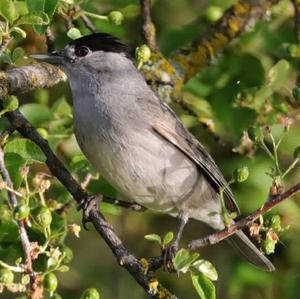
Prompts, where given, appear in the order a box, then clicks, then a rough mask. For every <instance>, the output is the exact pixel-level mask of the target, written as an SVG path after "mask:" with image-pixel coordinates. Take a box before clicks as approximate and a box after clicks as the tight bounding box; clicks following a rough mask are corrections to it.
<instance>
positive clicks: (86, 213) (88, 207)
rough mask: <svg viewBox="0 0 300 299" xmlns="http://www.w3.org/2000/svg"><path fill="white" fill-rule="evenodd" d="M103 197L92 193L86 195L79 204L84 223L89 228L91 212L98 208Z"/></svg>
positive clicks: (85, 227)
mask: <svg viewBox="0 0 300 299" xmlns="http://www.w3.org/2000/svg"><path fill="white" fill-rule="evenodd" d="M101 200H102V198H101V196H99V195H90V196H88V197H86V198H85V199H84V200H83V201H82V202H81V203H80V204H79V206H78V208H77V209H78V210H80V209H82V213H83V214H82V225H83V227H84V229H86V230H88V228H87V223H88V222H90V212H91V211H92V210H94V209H96V210H98V208H99V205H100V202H101Z"/></svg>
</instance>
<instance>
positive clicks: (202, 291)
mask: <svg viewBox="0 0 300 299" xmlns="http://www.w3.org/2000/svg"><path fill="white" fill-rule="evenodd" d="M191 278H192V282H193V285H194V288H195V290H196V291H197V293H198V295H199V297H200V298H201V299H215V298H216V289H215V286H214V284H213V283H212V282H211V280H210V279H209V278H207V277H206V276H205V275H204V274H202V273H193V272H191Z"/></svg>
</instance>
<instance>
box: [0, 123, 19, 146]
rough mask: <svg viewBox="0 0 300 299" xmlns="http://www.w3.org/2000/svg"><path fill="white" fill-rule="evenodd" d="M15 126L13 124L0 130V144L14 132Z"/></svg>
mask: <svg viewBox="0 0 300 299" xmlns="http://www.w3.org/2000/svg"><path fill="white" fill-rule="evenodd" d="M14 130H15V128H14V127H13V126H10V127H8V128H7V129H5V130H3V131H2V132H0V144H1V143H2V142H3V141H4V140H5V139H6V138H8V137H9V136H10V135H11V134H12V133H13V132H14Z"/></svg>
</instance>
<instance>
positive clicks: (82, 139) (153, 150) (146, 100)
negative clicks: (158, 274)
mask: <svg viewBox="0 0 300 299" xmlns="http://www.w3.org/2000/svg"><path fill="white" fill-rule="evenodd" d="M31 57H32V58H35V59H37V60H40V61H42V62H47V63H50V64H52V65H56V66H59V67H60V68H62V69H63V71H64V72H65V74H66V76H67V77H68V80H69V84H70V88H71V92H72V98H73V118H74V133H75V136H76V139H77V142H78V144H79V146H80V148H81V150H82V152H83V153H84V155H85V156H86V157H87V159H88V160H89V161H90V162H91V164H92V165H93V166H94V167H95V168H96V169H97V170H99V172H100V173H101V175H102V176H103V177H104V178H105V179H106V180H107V181H108V182H109V183H110V184H111V185H112V186H113V187H114V188H115V189H116V190H117V191H119V193H120V194H122V196H124V198H126V199H127V200H129V201H132V202H135V203H138V204H140V205H142V206H144V207H146V208H149V209H152V210H154V211H157V212H162V213H164V214H169V215H171V216H173V217H178V218H179V220H180V225H179V229H178V232H177V235H176V236H175V238H174V240H173V243H172V248H173V249H174V250H175V252H176V250H178V247H179V242H180V238H181V235H182V233H183V230H184V227H185V225H186V223H187V222H188V220H189V219H195V220H198V221H200V222H203V223H206V224H207V225H208V226H210V227H211V228H213V229H214V230H216V231H219V230H222V229H224V228H225V223H224V217H223V216H222V207H221V197H220V190H221V189H223V191H224V192H223V194H224V202H225V205H226V209H227V210H228V211H229V212H230V213H231V212H239V208H238V206H237V204H236V202H235V199H234V196H233V193H232V191H231V189H230V188H229V186H228V184H227V182H226V180H225V178H224V177H223V175H222V173H221V171H220V170H219V168H218V166H217V164H216V163H215V161H214V160H213V158H212V157H211V156H210V155H209V153H208V152H207V151H206V150H205V148H204V147H203V145H202V144H201V143H200V142H199V141H198V139H196V138H195V137H194V136H193V135H192V134H191V133H190V132H189V131H188V130H187V128H186V127H185V126H184V125H183V123H182V122H181V120H180V119H179V118H178V117H177V115H176V114H175V113H174V112H173V111H172V110H171V108H170V107H169V106H168V105H167V104H166V103H164V102H163V101H162V100H161V99H159V98H158V96H156V94H155V93H154V91H153V90H152V89H151V88H150V87H149V86H148V84H147V83H146V81H145V79H144V77H143V76H142V74H141V73H140V71H139V70H138V69H137V68H136V66H135V63H134V59H133V57H132V56H131V52H130V48H129V47H128V46H127V45H125V44H124V43H122V42H121V41H120V40H119V39H118V38H116V37H114V36H112V35H110V34H108V33H94V34H90V35H86V36H82V37H80V38H78V39H75V40H73V41H71V42H69V43H68V44H67V45H66V46H65V47H64V48H63V49H61V50H59V51H56V52H52V53H50V54H34V55H31ZM229 241H230V243H232V244H233V245H234V247H236V248H238V249H239V251H240V252H241V253H242V255H243V256H244V257H245V258H246V259H247V260H248V261H249V262H250V263H252V264H253V265H255V266H257V267H259V268H261V269H263V270H266V271H274V270H275V268H274V266H273V264H272V263H271V262H270V260H269V259H268V258H267V257H266V256H265V255H264V254H263V253H262V252H261V251H260V250H259V249H258V248H257V247H256V246H255V245H254V244H253V243H252V241H251V240H250V239H249V238H248V237H247V236H246V235H245V234H244V232H242V231H238V232H236V233H235V234H234V235H232V236H230V237H229Z"/></svg>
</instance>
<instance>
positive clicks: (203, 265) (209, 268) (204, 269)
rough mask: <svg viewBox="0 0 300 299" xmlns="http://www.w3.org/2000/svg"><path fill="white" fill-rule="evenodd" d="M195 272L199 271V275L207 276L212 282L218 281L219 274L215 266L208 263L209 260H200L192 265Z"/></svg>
mask: <svg viewBox="0 0 300 299" xmlns="http://www.w3.org/2000/svg"><path fill="white" fill-rule="evenodd" d="M192 267H193V270H196V271H198V272H199V273H202V274H204V275H205V276H207V277H208V278H209V279H210V280H213V281H214V280H217V279H218V273H217V270H216V268H215V267H214V265H213V264H212V263H211V262H209V261H207V260H198V261H195V262H194V263H193V265H192Z"/></svg>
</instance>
